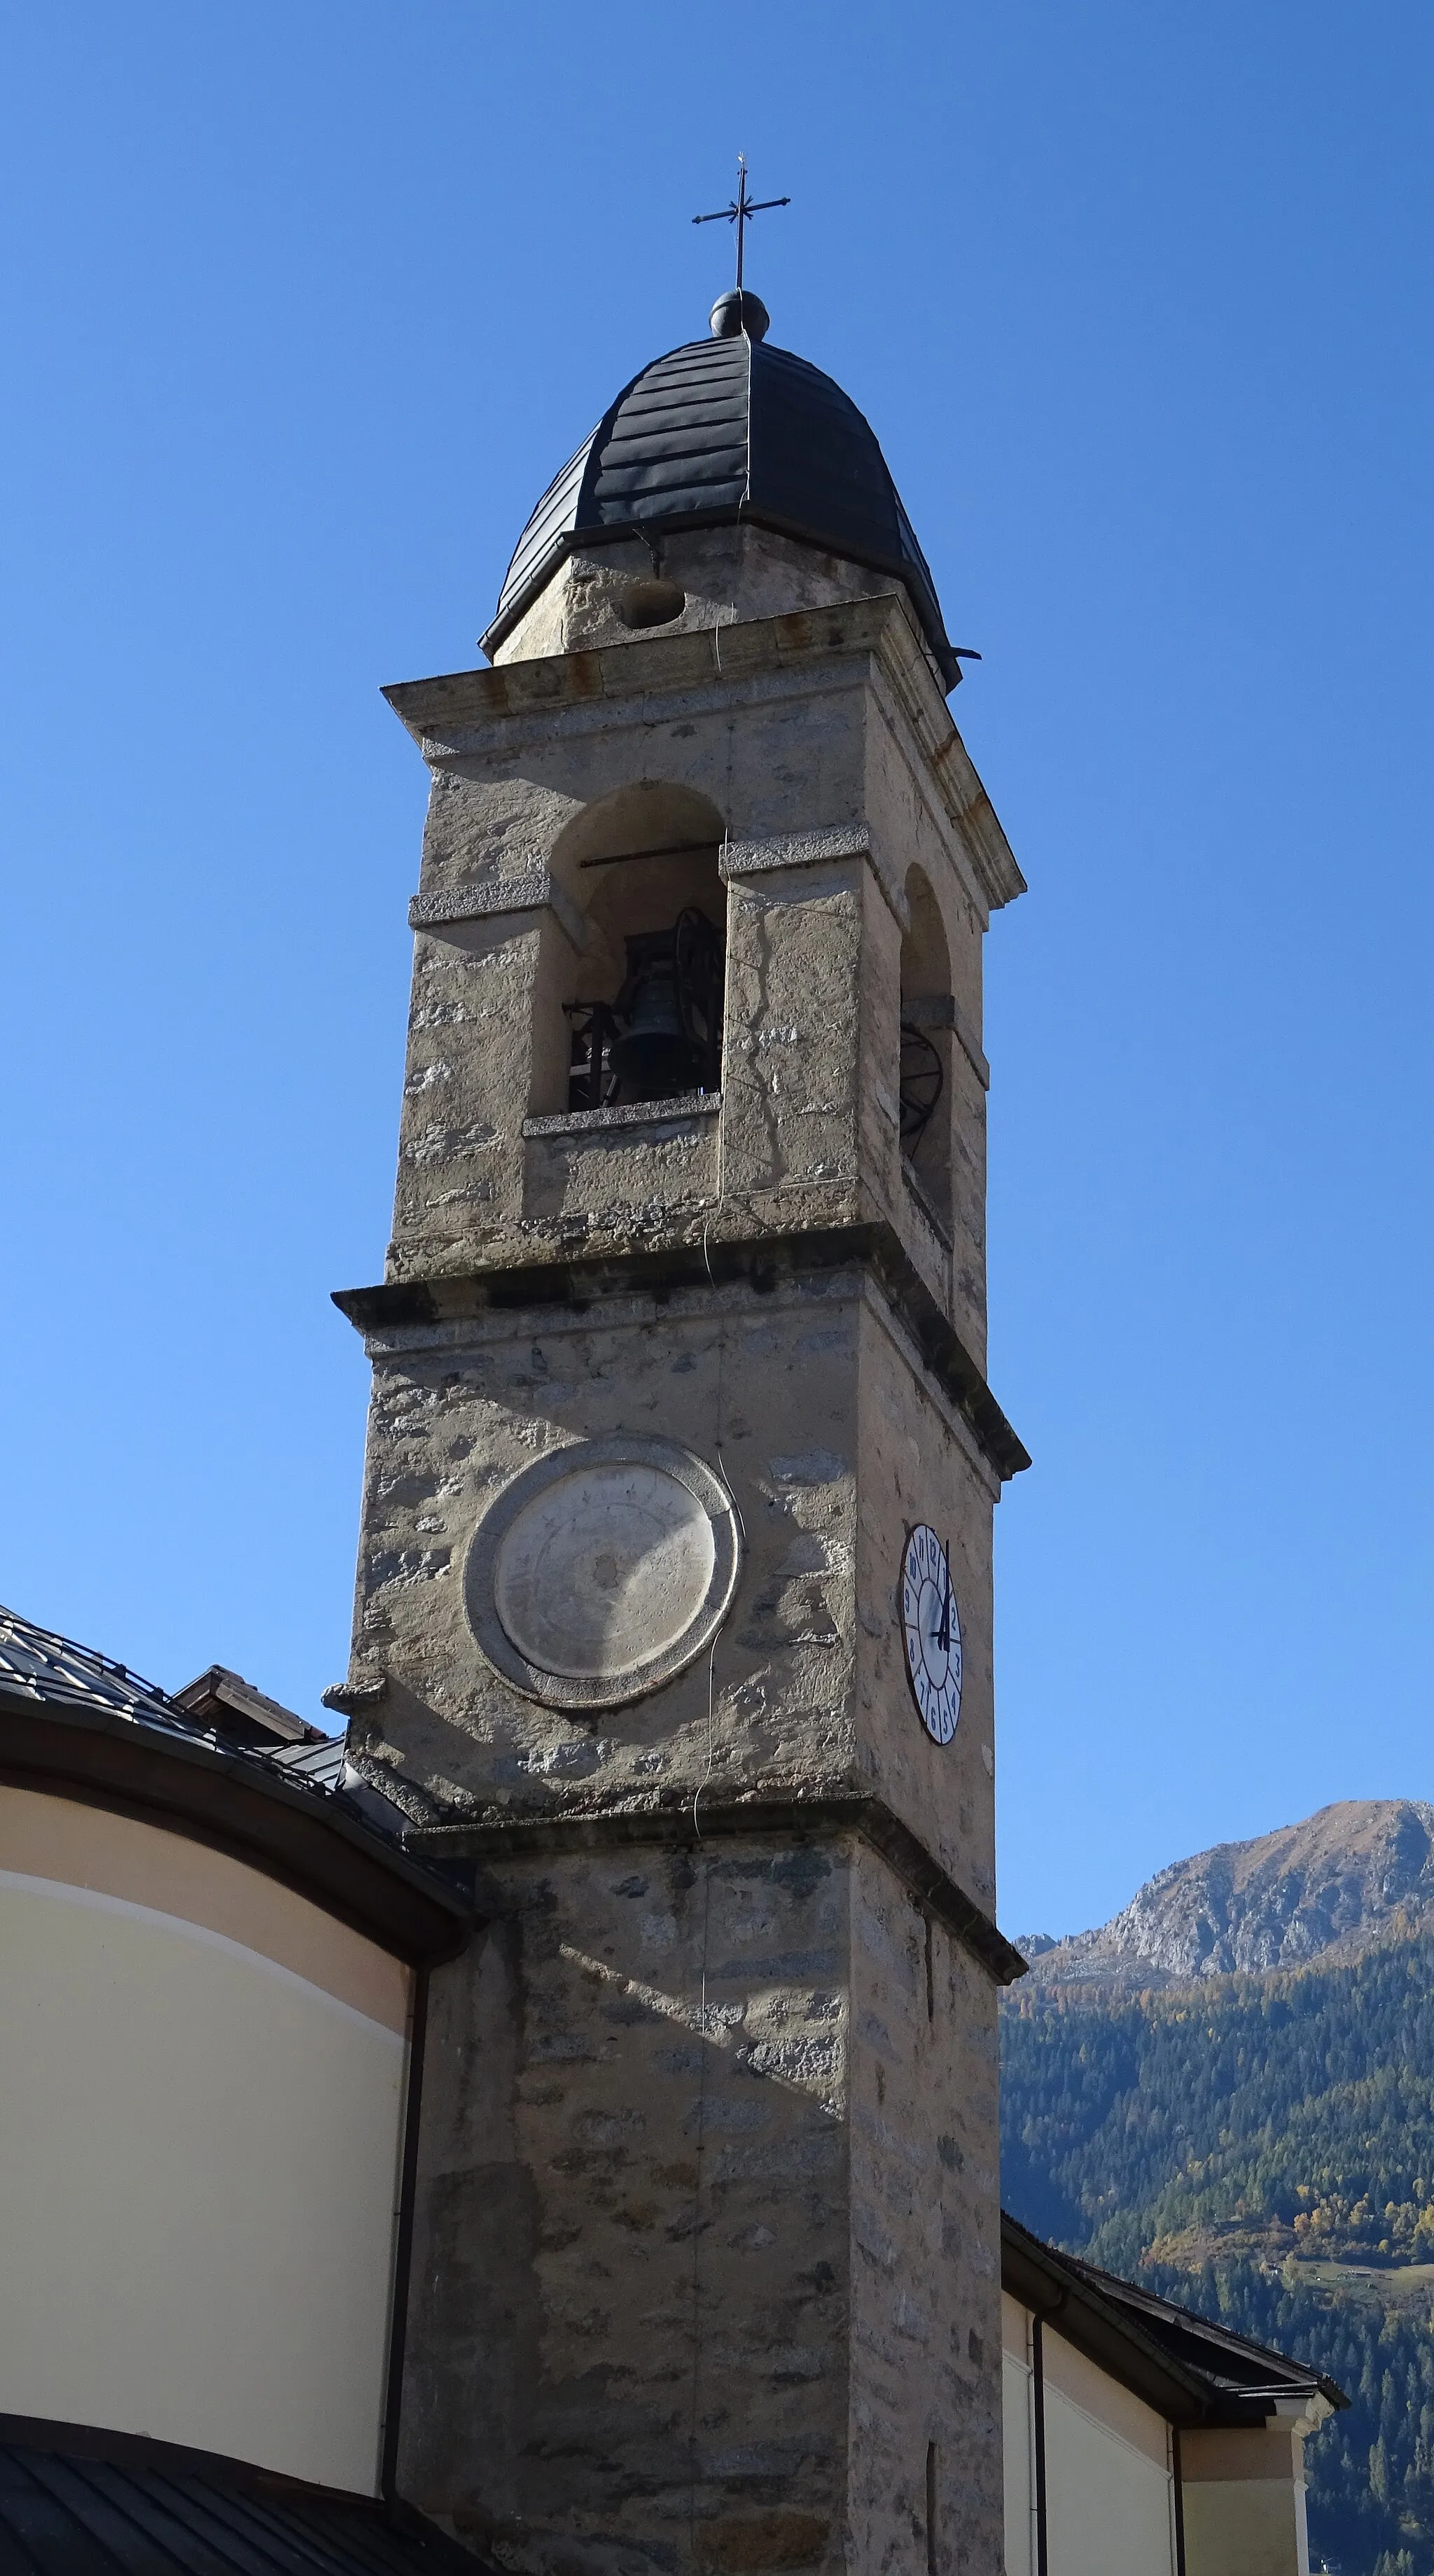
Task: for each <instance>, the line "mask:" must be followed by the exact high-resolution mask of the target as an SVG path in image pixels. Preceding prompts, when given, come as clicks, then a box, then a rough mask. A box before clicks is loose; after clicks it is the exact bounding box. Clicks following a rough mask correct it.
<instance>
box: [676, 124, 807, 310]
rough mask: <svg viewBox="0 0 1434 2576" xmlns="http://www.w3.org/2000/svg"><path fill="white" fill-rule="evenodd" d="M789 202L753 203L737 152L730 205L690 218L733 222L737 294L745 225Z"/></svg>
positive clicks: (703, 221)
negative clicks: (735, 181)
mask: <svg viewBox="0 0 1434 2576" xmlns="http://www.w3.org/2000/svg"><path fill="white" fill-rule="evenodd" d="M791 202H792V201H791V198H790V197H763V198H762V200H761V202H760V204H757V205H754V204H753V202H752V200H751V198H750V197H749V196H748V194H747V164H746V162H745V161H744V159H743V157H742V155H741V153H740V152H739V153H738V155H737V194H736V196H735V197H734V198H733V200H732V203H731V204H730V206H719V207H718V209H717V211H716V213H715V214H714V215H694V216H693V218H692V220H693V222H694V224H733V225H735V226H736V231H737V292H738V294H739V295H740V294H741V292H742V250H743V245H744V243H745V241H746V238H747V226H748V225H749V223H750V222H751V220H752V217H753V216H754V215H765V214H767V213H768V212H769V211H770V209H771V208H772V207H773V206H789V205H790V204H791Z"/></svg>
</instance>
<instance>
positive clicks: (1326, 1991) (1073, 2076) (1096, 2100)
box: [1002, 1882, 1434, 2576]
mask: <svg viewBox="0 0 1434 2576" xmlns="http://www.w3.org/2000/svg"><path fill="white" fill-rule="evenodd" d="M1156 1884H1158V1882H1157V1883H1156ZM1087 1937H1088V1938H1089V1939H1091V1940H1094V1939H1095V1938H1096V1937H1097V1936H1087ZM1063 1946H1065V1947H1070V1946H1071V1945H1063ZM1042 1964H1043V1963H1042ZM1002 2065H1003V2109H1002V2131H1003V2174H1002V2182H1003V2197H1004V2199H1005V2202H1006V2206H1007V2207H1008V2208H1009V2209H1011V2210H1012V2211H1013V2212H1014V2213H1015V2215H1016V2216H1017V2217H1018V2218H1021V2219H1023V2220H1024V2221H1025V2223H1026V2225H1027V2226H1029V2227H1033V2228H1035V2229H1037V2230H1038V2231H1039V2232H1040V2233H1041V2234H1043V2235H1046V2236H1050V2237H1052V2238H1054V2239H1055V2240H1056V2241H1057V2242H1058V2243H1061V2244H1064V2245H1067V2246H1069V2247H1070V2248H1071V2249H1072V2250H1074V2251H1079V2252H1081V2253H1084V2254H1087V2255H1089V2257H1090V2258H1091V2259H1092V2260H1093V2261H1095V2262H1097V2263H1101V2264H1104V2265H1106V2266H1107V2267H1108V2268H1109V2269H1110V2270H1112V2271H1116V2272H1123V2273H1126V2274H1128V2275H1130V2276H1132V2277H1136V2278H1140V2279H1144V2280H1149V2281H1151V2282H1152V2285H1153V2286H1157V2287H1159V2288H1160V2289H1161V2290H1162V2291H1164V2292H1165V2294H1166V2295H1167V2296H1169V2297H1172V2298H1177V2299H1182V2300H1183V2301H1185V2303H1186V2304H1187V2305H1189V2306H1191V2307H1195V2308H1199V2309H1201V2310H1203V2311H1204V2312H1205V2313H1207V2314H1208V2315H1211V2316H1213V2317H1217V2318H1219V2319H1220V2320H1222V2321H1223V2322H1225V2323H1228V2324H1230V2325H1233V2326H1234V2327H1236V2328H1237V2329H1238V2330H1239V2331H1240V2332H1241V2333H1244V2334H1250V2335H1253V2336H1254V2337H1255V2338H1256V2339H1257V2340H1258V2341H1259V2342H1261V2343H1268V2344H1274V2345H1276V2346H1278V2347H1281V2348H1283V2349H1285V2350H1287V2351H1289V2352H1291V2353H1294V2354H1296V2355H1297V2356H1298V2357H1299V2358H1300V2359H1301V2360H1306V2361H1310V2362H1313V2363H1315V2364H1317V2365H1318V2367H1319V2368H1320V2369H1322V2370H1325V2371H1328V2372H1329V2373H1330V2374H1331V2375H1332V2376H1333V2377H1334V2378H1335V2379H1337V2380H1338V2381H1339V2382H1340V2383H1341V2385H1342V2386H1343V2387H1344V2388H1345V2390H1346V2391H1347V2393H1348V2394H1349V2396H1350V2397H1351V2398H1352V2399H1353V2400H1354V2404H1353V2406H1352V2408H1351V2410H1350V2412H1349V2413H1348V2414H1345V2415H1341V2416H1340V2417H1338V2418H1337V2419H1336V2420H1335V2422H1333V2423H1332V2424H1330V2425H1327V2426H1326V2427H1325V2428H1324V2430H1323V2431H1322V2432H1320V2433H1319V2434H1318V2435H1317V2437H1316V2438H1315V2439H1314V2440H1313V2441H1312V2442H1311V2443H1310V2445H1309V2451H1308V2465H1309V2473H1310V2528H1311V2540H1312V2545H1313V2548H1314V2554H1315V2559H1316V2563H1318V2559H1319V2556H1320V2554H1321V2552H1323V2553H1324V2554H1326V2555H1327V2557H1328V2559H1329V2561H1330V2563H1331V2564H1337V2565H1339V2566H1340V2567H1341V2568H1343V2569H1346V2570H1348V2571H1349V2576H1369V2571H1371V2570H1373V2569H1375V2568H1376V2567H1379V2569H1380V2571H1381V2576H1393V2571H1395V2570H1399V2571H1400V2576H1431V2571H1434V1935H1431V1934H1429V1933H1425V1932H1423V1931H1420V1932H1418V1933H1417V1934H1415V1935H1414V1936H1413V1937H1407V1936H1406V1937H1404V1938H1397V1937H1396V1938H1393V1939H1390V1938H1386V1940H1385V1943H1384V1946H1382V1947H1377V1948H1374V1949H1371V1950H1368V1951H1367V1952H1365V1954H1364V1955H1363V1956H1361V1957H1359V1958H1357V1959H1355V1960H1354V1961H1353V1962H1352V1963H1351V1964H1349V1965H1338V1966H1328V1965H1326V1966H1317V1967H1312V1968H1308V1969H1305V1970H1303V1971H1301V1972H1297V1973H1287V1972H1275V1973H1273V1974H1270V1973H1267V1974H1264V1975H1258V1976H1257V1975H1235V1976H1228V1977H1215V1978H1211V1977H1208V1976H1207V1977H1206V1978H1205V1979H1204V1980H1203V1981H1202V1982H1201V1983H1200V1985H1198V1986H1196V1987H1191V1986H1183V1987H1182V1986H1174V1987H1171V1988H1169V1989H1167V1990H1159V1991H1155V1992H1148V1991H1147V1992H1145V1993H1143V1994H1138V1995H1132V1994H1130V1993H1128V1992H1117V1993H1111V1994H1108V1993H1102V1992H1101V1991H1100V1990H1099V1989H1096V1988H1089V1987H1087V1988H1084V1989H1082V1988H1080V1987H1076V1986H1074V1985H1060V1984H1052V1985H1042V1984H1040V1983H1038V1982H1037V1980H1036V1978H1032V1979H1030V1980H1028V1981H1027V1982H1026V1983H1025V1984H1024V1985H1021V1986H1017V1987H1015V1988H1014V1989H1012V1991H1011V1993H1010V1995H1009V1996H1008V1998H1007V2001H1006V2005H1005V2011H1004V2035H1003V2052H1002Z"/></svg>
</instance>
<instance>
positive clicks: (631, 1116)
mask: <svg viewBox="0 0 1434 2576" xmlns="http://www.w3.org/2000/svg"><path fill="white" fill-rule="evenodd" d="M721 1106H722V1094H721V1092H720V1091H679V1092H676V1093H674V1095H673V1097H672V1099H671V1100H632V1101H629V1102H628V1103H627V1104H626V1106H625V1107H623V1108H620V1109H569V1110H568V1111H567V1112H566V1113H565V1114H564V1115H563V1116H561V1117H558V1118H525V1119H524V1121H523V1133H524V1135H525V1136H602V1135H606V1134H608V1133H609V1132H610V1131H612V1130H614V1129H616V1130H617V1131H618V1132H619V1133H620V1132H621V1131H622V1130H623V1129H624V1128H633V1127H644V1128H651V1127H670V1126H671V1125H672V1122H673V1120H674V1119H679V1118H715V1117H716V1115H717V1112H718V1110H719V1109H720V1108H721Z"/></svg>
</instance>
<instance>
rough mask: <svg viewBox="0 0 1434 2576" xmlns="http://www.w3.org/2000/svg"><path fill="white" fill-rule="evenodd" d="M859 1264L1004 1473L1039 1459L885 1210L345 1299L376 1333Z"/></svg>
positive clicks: (355, 1292)
mask: <svg viewBox="0 0 1434 2576" xmlns="http://www.w3.org/2000/svg"><path fill="white" fill-rule="evenodd" d="M840 1269H856V1270H860V1271H862V1272H864V1273H865V1274H867V1275H868V1276H869V1277H872V1278H874V1279H875V1280H876V1281H877V1283H878V1284H879V1286H880V1288H881V1289H882V1291H883V1293H884V1295H885V1296H886V1298H887V1299H888V1300H889V1302H890V1304H891V1305H892V1307H893V1308H894V1310H895V1311H896V1313H897V1314H898V1315H899V1316H900V1318H901V1321H902V1323H903V1324H904V1325H905V1327H906V1330H907V1332H908V1333H909V1334H910V1336H911V1339H912V1342H913V1343H914V1345H915V1347H916V1350H917V1352H918V1354H919V1356H920V1358H921V1361H922V1363H923V1365H924V1366H925V1367H926V1368H928V1369H929V1370H930V1372H931V1375H932V1377H933V1378H934V1379H935V1381H936V1383H937V1384H938V1386H940V1387H941V1388H942V1390H943V1392H944V1393H945V1395H946V1396H947V1398H948V1399H949V1401H950V1402H951V1403H952V1405H953V1406H954V1407H955V1409H956V1411H957V1412H958V1413H959V1414H960V1415H961V1417H962V1420H963V1421H964V1422H965V1423H966V1425H967V1427H968V1429H969V1430H970V1432H971V1434H972V1436H973V1438H974V1439H975V1442H976V1445H977V1447H978V1448H979V1449H980V1451H981V1454H982V1456H983V1457H984V1458H985V1459H986V1461H987V1462H988V1464H989V1465H990V1466H991V1467H992V1468H993V1469H994V1470H995V1473H996V1475H997V1476H998V1477H999V1478H1000V1479H1001V1481H1002V1482H1003V1483H1004V1482H1005V1481H1007V1480H1008V1479H1009V1478H1010V1477H1012V1476H1018V1475H1019V1474H1020V1473H1021V1471H1022V1469H1023V1468H1026V1467H1029V1465H1030V1463H1031V1460H1030V1453H1029V1451H1028V1450H1027V1449H1026V1447H1025V1445H1024V1443H1023V1442H1022V1441H1021V1440H1020V1439H1019V1438H1018V1436H1017V1434H1016V1433H1015V1431H1013V1429H1012V1428H1011V1425H1010V1423H1009V1422H1008V1421H1007V1419H1006V1416H1005V1414H1004V1413H1003V1412H1002V1410H1001V1408H1000V1406H999V1404H998V1403H997V1402H996V1399H995V1397H994V1395H993V1394H992V1393H991V1390H990V1388H989V1386H988V1385H987V1383H986V1380H985V1377H984V1376H983V1374H982V1372H981V1370H980V1369H979V1368H978V1367H977V1365H976V1362H975V1361H974V1360H973V1359H972V1357H971V1355H970V1353H969V1351H968V1350H967V1349H966V1346H965V1344H964V1342H963V1341H962V1340H961V1337H960V1335H959V1333H958V1332H957V1331H956V1328H955V1326H954V1325H953V1324H952V1323H951V1322H950V1321H949V1319H948V1317H947V1316H946V1315H945V1314H943V1312H942V1310H941V1307H940V1306H939V1305H938V1303H937V1301H936V1299H935V1297H934V1296H933V1295H932V1293H931V1291H930V1289H929V1288H928V1287H927V1285H926V1283H925V1281H924V1280H923V1279H922V1277H921V1275H920V1273H919V1272H918V1270H917V1269H916V1266H915V1264H914V1262H913V1261H912V1259H911V1257H910V1255H909V1253H908V1252H907V1251H906V1248H905V1246H904V1245H903V1243H902V1242H901V1239H900V1236H899V1235H898V1234H897V1232H896V1229H895V1227H894V1226H892V1225H891V1224H889V1223H888V1222H887V1221H886V1220H884V1219H879V1220H876V1221H874V1222H868V1223H856V1224H850V1225H833V1226H825V1227H812V1228H811V1229H809V1230H795V1231H792V1232H788V1233H783V1234H763V1235H757V1236H753V1235H751V1234H749V1233H743V1234H740V1235H737V1236H735V1237H734V1236H726V1237H724V1236H722V1235H720V1234H718V1233H716V1232H715V1231H714V1232H713V1233H712V1234H711V1235H710V1236H706V1237H704V1238H703V1240H702V1241H701V1242H698V1243H689V1244H671V1245H667V1246H665V1247H663V1248H662V1249H660V1250H653V1251H634V1252H623V1253H612V1254H609V1255H606V1256H604V1257H601V1258H599V1259H596V1260H593V1259H589V1260H585V1261H584V1260H562V1259H554V1260H550V1261H537V1262H531V1263H524V1264H522V1265H521V1266H518V1267H512V1266H504V1267H498V1266H495V1267H494V1268H493V1269H491V1270H470V1271H464V1272H462V1273H459V1274H448V1273H444V1274H442V1275H439V1276H434V1277H430V1278H427V1279H411V1280H402V1281H394V1282H391V1283H389V1284H386V1285H383V1286H379V1287H373V1288H339V1289H335V1290H334V1292H333V1300H334V1304H335V1305H336V1306H337V1307H338V1309H339V1311H340V1313H341V1314H344V1315H347V1317H348V1319H349V1322H350V1323H351V1324H352V1325H354V1326H355V1328H356V1330H358V1331H359V1332H361V1333H364V1334H366V1335H368V1336H371V1337H383V1336H386V1335H388V1334H390V1333H399V1332H404V1331H412V1330H414V1329H420V1330H421V1329H423V1328H424V1327H427V1326H432V1325H444V1324H456V1323H461V1322H463V1321H465V1320H466V1319H468V1318H471V1317H475V1316H478V1315H481V1314H485V1313H490V1312H492V1311H494V1310H495V1309H496V1310H511V1309H512V1308H514V1307H521V1306H544V1305H564V1306H569V1307H585V1306H589V1305H593V1304H596V1303H597V1302H598V1301H599V1300H600V1299H602V1298H604V1297H613V1296H622V1295H627V1296H631V1295H634V1294H637V1295H641V1294H643V1293H648V1294H651V1293H652V1292H654V1291H662V1290H667V1291H670V1290H672V1289H674V1288H702V1287H713V1288H717V1287H722V1286H725V1285H726V1284H727V1283H728V1282H729V1281H732V1280H738V1279H741V1280H746V1281H748V1282H749V1283H750V1284H751V1285H752V1286H754V1287H755V1288H757V1289H758V1290H759V1291H760V1290H762V1289H764V1288H768V1287H772V1286H775V1285H776V1284H777V1283H778V1281H780V1280H783V1279H787V1278H793V1277H800V1276H801V1275H802V1273H804V1272H806V1273H820V1272H829V1271H832V1270H840Z"/></svg>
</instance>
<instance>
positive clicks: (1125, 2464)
mask: <svg viewBox="0 0 1434 2576" xmlns="http://www.w3.org/2000/svg"><path fill="white" fill-rule="evenodd" d="M1043 2346H1044V2352H1043V2358H1044V2366H1045V2397H1046V2512H1047V2518H1048V2525H1049V2547H1050V2562H1051V2565H1052V2567H1053V2568H1059V2569H1060V2571H1061V2576H1172V2570H1173V2568H1174V2564H1175V2530H1174V2509H1173V2500H1172V2492H1171V2483H1172V2482H1171V2463H1170V2433H1169V2427H1168V2426H1167V2424H1166V2422H1165V2419H1164V2417H1163V2416H1161V2415H1157V2414H1156V2413H1155V2412H1154V2410H1153V2408H1151V2407H1149V2406H1146V2405H1143V2404H1142V2403H1141V2400H1140V2399H1139V2398H1138V2397H1133V2396H1132V2395H1131V2393H1130V2391H1129V2390H1128V2389H1125V2388H1122V2387H1121V2386H1120V2385H1119V2382H1118V2381H1116V2380H1113V2379H1111V2378H1109V2377H1108V2376H1107V2374H1106V2372H1104V2371H1103V2370H1099V2369H1097V2367H1096V2365H1095V2363H1094V2362H1091V2361H1087V2360H1086V2358H1085V2356H1084V2354H1083V2353H1079V2352H1077V2351H1076V2350H1075V2348H1074V2346H1073V2345H1071V2344H1068V2343H1066V2342H1065V2341H1064V2340H1063V2339H1062V2337H1061V2336H1060V2335H1058V2334H1055V2333H1053V2332H1052V2331H1051V2329H1050V2328H1049V2327H1047V2329H1046V2332H1045V2335H1044V2337H1043Z"/></svg>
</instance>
